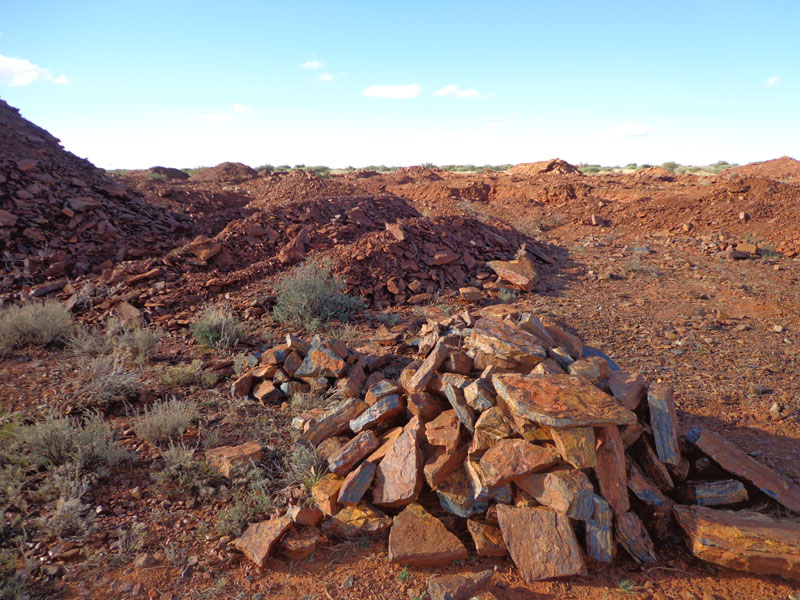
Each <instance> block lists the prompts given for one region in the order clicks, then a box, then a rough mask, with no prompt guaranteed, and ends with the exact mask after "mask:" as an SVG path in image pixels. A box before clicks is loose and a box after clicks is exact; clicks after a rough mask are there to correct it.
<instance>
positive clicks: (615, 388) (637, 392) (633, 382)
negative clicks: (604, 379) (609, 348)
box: [608, 371, 647, 410]
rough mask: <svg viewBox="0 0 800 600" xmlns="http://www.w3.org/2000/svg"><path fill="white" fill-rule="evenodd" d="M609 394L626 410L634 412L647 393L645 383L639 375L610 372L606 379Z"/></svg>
mask: <svg viewBox="0 0 800 600" xmlns="http://www.w3.org/2000/svg"><path fill="white" fill-rule="evenodd" d="M608 387H609V388H610V389H611V394H612V395H613V396H614V398H616V399H617V400H619V402H620V404H622V406H624V407H625V408H627V409H628V410H636V408H637V407H638V406H639V403H640V402H641V401H642V398H644V395H645V392H646V391H647V383H646V382H645V380H644V379H643V378H642V377H641V376H639V375H633V374H631V373H626V372H625V371H612V372H611V376H610V377H609V379H608Z"/></svg>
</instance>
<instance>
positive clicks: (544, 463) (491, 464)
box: [480, 439, 558, 488]
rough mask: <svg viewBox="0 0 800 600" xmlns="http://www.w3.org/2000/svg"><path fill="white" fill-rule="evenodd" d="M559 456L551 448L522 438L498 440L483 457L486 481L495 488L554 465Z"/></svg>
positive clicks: (481, 462)
mask: <svg viewBox="0 0 800 600" xmlns="http://www.w3.org/2000/svg"><path fill="white" fill-rule="evenodd" d="M557 461H558V457H557V456H556V455H555V453H554V452H552V451H551V450H550V449H548V448H545V447H543V446H536V445H534V444H531V443H530V442H526V441H525V440H520V439H506V440H500V441H498V442H497V443H496V444H495V445H494V446H492V447H491V448H489V449H488V450H487V451H486V452H485V453H484V454H483V456H482V457H481V460H480V465H481V467H482V468H483V471H484V472H485V473H486V479H485V483H486V485H487V486H488V487H490V488H493V487H495V486H498V485H502V484H504V483H508V482H509V481H514V480H515V479H519V478H520V477H524V476H525V475H527V474H528V473H535V472H537V471H543V470H544V469H547V468H549V467H552V466H553V465H554V464H556V462H557Z"/></svg>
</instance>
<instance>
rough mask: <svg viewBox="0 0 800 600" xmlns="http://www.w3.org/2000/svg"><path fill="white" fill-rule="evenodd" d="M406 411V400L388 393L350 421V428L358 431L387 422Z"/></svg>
mask: <svg viewBox="0 0 800 600" xmlns="http://www.w3.org/2000/svg"><path fill="white" fill-rule="evenodd" d="M405 411H406V402H405V400H403V399H402V398H400V396H399V395H398V394H390V395H389V396H385V397H383V398H381V399H380V400H378V401H377V402H376V403H375V404H373V405H372V406H370V407H369V408H368V409H367V410H365V411H364V412H363V413H361V414H360V415H358V417H357V418H355V419H353V420H352V421H350V429H351V430H352V431H353V433H358V432H359V431H361V430H363V429H373V428H375V427H378V426H379V425H382V424H384V423H388V422H389V421H391V420H392V419H394V418H395V417H396V416H398V415H400V414H402V413H404V412H405Z"/></svg>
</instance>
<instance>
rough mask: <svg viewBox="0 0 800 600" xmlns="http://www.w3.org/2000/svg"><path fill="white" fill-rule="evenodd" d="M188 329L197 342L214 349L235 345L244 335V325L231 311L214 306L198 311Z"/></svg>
mask: <svg viewBox="0 0 800 600" xmlns="http://www.w3.org/2000/svg"><path fill="white" fill-rule="evenodd" d="M190 329H191V331H192V335H193V336H194V339H196V340H197V342H198V343H199V344H201V345H202V346H206V347H207V348H213V349H215V350H219V349H221V348H230V347H232V346H235V345H236V344H237V343H238V342H239V340H242V339H244V337H245V330H244V326H243V325H242V323H241V322H240V321H239V320H238V319H237V318H236V317H235V316H234V315H233V313H232V312H231V311H229V310H227V309H224V308H219V307H214V306H211V307H208V308H206V309H205V310H204V311H203V312H202V313H200V316H199V317H198V318H197V320H196V321H194V322H193V323H192V325H191V328H190Z"/></svg>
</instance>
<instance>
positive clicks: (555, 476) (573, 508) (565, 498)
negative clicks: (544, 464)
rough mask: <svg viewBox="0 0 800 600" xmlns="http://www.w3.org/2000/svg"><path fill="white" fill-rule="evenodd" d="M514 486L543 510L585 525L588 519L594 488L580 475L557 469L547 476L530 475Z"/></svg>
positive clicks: (574, 471) (584, 476)
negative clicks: (544, 507) (535, 501)
mask: <svg viewBox="0 0 800 600" xmlns="http://www.w3.org/2000/svg"><path fill="white" fill-rule="evenodd" d="M514 483H515V485H516V486H517V487H519V488H520V489H521V490H522V491H524V492H525V493H526V494H528V495H529V496H531V497H532V498H535V499H536V500H537V501H538V502H540V503H542V504H543V505H544V506H547V507H549V508H552V509H553V510H555V511H558V512H561V513H564V514H566V515H567V516H568V517H570V518H572V519H577V520H580V521H587V520H589V519H590V518H591V517H592V512H593V510H594V500H593V496H594V486H593V485H592V482H591V481H589V478H588V477H587V476H586V475H584V474H583V472H581V471H578V470H574V469H558V470H555V471H551V472H549V473H532V474H530V475H527V476H525V477H522V478H520V479H517V480H516V481H515V482H514Z"/></svg>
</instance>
